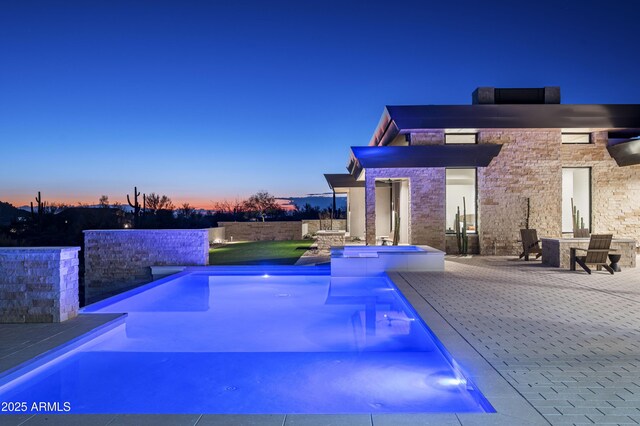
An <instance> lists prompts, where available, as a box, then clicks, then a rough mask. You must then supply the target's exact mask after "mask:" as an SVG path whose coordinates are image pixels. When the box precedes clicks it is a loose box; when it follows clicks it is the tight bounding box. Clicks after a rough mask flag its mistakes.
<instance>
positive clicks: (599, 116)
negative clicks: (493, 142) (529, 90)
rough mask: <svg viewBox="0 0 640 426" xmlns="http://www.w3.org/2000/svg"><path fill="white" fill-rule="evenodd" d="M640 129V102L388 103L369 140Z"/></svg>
mask: <svg viewBox="0 0 640 426" xmlns="http://www.w3.org/2000/svg"><path fill="white" fill-rule="evenodd" d="M567 128H580V129H582V128H593V129H640V105H638V104H611V105H570V104H528V105H522V104H501V105H410V106H387V107H385V109H384V112H383V114H382V117H381V118H380V122H379V123H378V126H377V127H376V130H375V132H374V134H373V137H372V138H371V141H370V142H369V145H370V146H385V145H387V144H389V143H390V142H391V141H392V140H393V139H394V138H395V137H396V136H397V135H398V134H399V133H410V132H411V131H420V130H428V129H567Z"/></svg>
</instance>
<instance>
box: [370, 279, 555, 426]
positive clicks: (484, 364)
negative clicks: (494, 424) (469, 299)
mask: <svg viewBox="0 0 640 426" xmlns="http://www.w3.org/2000/svg"><path fill="white" fill-rule="evenodd" d="M443 273H446V272H436V273H433V274H434V275H435V274H443ZM387 276H388V277H389V279H390V280H391V281H392V282H393V283H394V284H395V286H396V287H397V288H398V290H399V291H400V292H401V293H402V295H403V296H404V297H405V299H406V300H407V301H408V302H409V303H410V304H411V306H412V307H413V309H414V310H415V311H416V313H417V314H418V315H419V316H420V318H422V320H423V321H424V322H425V324H427V326H428V327H429V329H430V330H431V331H432V332H433V334H434V335H435V336H436V337H437V338H438V340H440V342H441V343H442V345H443V346H444V347H445V348H446V350H447V351H448V352H449V354H450V355H451V357H452V358H453V359H454V360H455V361H456V363H457V364H458V365H457V366H458V367H459V368H460V369H461V370H462V372H463V373H464V375H465V376H466V377H468V378H469V379H471V380H472V381H473V383H474V384H475V385H476V386H477V387H478V389H479V391H480V392H481V393H482V395H484V397H485V398H486V399H487V400H488V401H489V403H490V404H491V405H492V406H493V408H494V409H495V410H496V412H495V413H455V414H456V416H463V417H469V416H473V417H476V419H475V420H479V419H478V418H477V417H478V416H487V417H486V418H487V420H488V421H492V420H491V419H495V416H496V415H499V416H500V417H503V416H504V417H509V418H512V419H513V421H516V420H517V421H520V422H522V423H521V424H528V423H534V424H538V423H539V424H545V425H548V424H550V422H549V421H548V420H547V419H546V418H545V417H544V416H543V415H542V414H541V413H540V412H539V411H538V410H536V409H535V407H534V406H533V405H532V404H531V403H530V402H529V401H528V400H527V399H526V398H525V397H524V396H523V395H522V394H520V393H519V392H518V390H517V389H515V388H514V387H513V386H512V385H511V384H510V383H509V382H508V381H507V380H506V379H505V378H504V377H503V376H502V375H501V374H500V373H499V372H498V371H497V370H496V369H495V368H494V367H493V366H492V365H491V364H490V363H489V362H488V361H487V360H486V359H485V358H484V357H482V355H480V353H479V352H478V351H477V350H476V349H475V348H474V347H473V345H471V344H470V343H469V342H468V341H467V340H466V339H465V338H464V337H463V336H462V335H461V334H460V332H458V330H456V328H455V327H453V326H452V325H451V324H450V323H449V322H448V321H447V320H446V319H445V318H444V317H443V316H442V315H441V314H440V312H438V310H437V309H436V308H435V307H433V306H432V305H431V304H430V303H429V301H428V300H426V299H425V298H424V297H423V296H422V295H420V294H419V293H418V292H417V290H416V289H415V288H414V287H413V286H412V285H411V284H410V283H409V281H408V280H407V278H405V277H404V276H403V273H402V272H387ZM434 414H435V415H437V414H438V413H415V415H416V416H420V418H422V417H423V416H430V415H434ZM442 414H444V413H442ZM373 415H376V414H375V413H373ZM408 415H412V414H408ZM458 420H459V421H461V422H462V420H461V419H460V418H459V417H458ZM463 424H464V423H463ZM487 424H491V423H487Z"/></svg>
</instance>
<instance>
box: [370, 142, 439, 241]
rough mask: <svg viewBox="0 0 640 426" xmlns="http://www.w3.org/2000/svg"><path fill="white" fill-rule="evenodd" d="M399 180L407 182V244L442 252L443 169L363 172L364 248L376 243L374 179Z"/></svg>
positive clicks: (373, 170)
mask: <svg viewBox="0 0 640 426" xmlns="http://www.w3.org/2000/svg"><path fill="white" fill-rule="evenodd" d="M412 137H413V135H412ZM401 178H408V179H409V206H410V209H409V223H410V226H409V232H408V233H409V241H410V243H411V244H417V245H429V246H431V247H434V248H437V249H439V250H445V246H446V244H445V233H444V228H445V169H444V168H443V167H434V168H394V169H367V171H366V179H365V180H366V187H365V203H366V212H365V213H366V216H365V223H366V237H367V244H369V245H375V243H376V241H375V236H376V216H375V204H376V203H375V181H376V179H401Z"/></svg>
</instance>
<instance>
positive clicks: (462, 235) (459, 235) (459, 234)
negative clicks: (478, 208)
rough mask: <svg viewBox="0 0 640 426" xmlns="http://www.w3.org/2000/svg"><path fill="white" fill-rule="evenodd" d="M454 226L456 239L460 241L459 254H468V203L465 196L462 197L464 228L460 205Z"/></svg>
mask: <svg viewBox="0 0 640 426" xmlns="http://www.w3.org/2000/svg"><path fill="white" fill-rule="evenodd" d="M454 226H455V231H456V241H457V243H458V254H464V255H466V254H467V253H468V251H469V236H468V235H467V203H466V200H465V197H462V229H460V206H458V212H457V213H456V220H455V225H454Z"/></svg>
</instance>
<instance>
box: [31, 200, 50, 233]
mask: <svg viewBox="0 0 640 426" xmlns="http://www.w3.org/2000/svg"><path fill="white" fill-rule="evenodd" d="M36 203H38V226H39V227H40V228H42V216H43V215H44V208H45V207H46V205H47V203H46V201H45V202H44V203H43V202H42V196H41V195H40V191H38V196H37V197H36ZM30 204H31V220H34V221H35V219H36V215H35V213H34V211H33V201H32V202H31V203H30Z"/></svg>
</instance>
